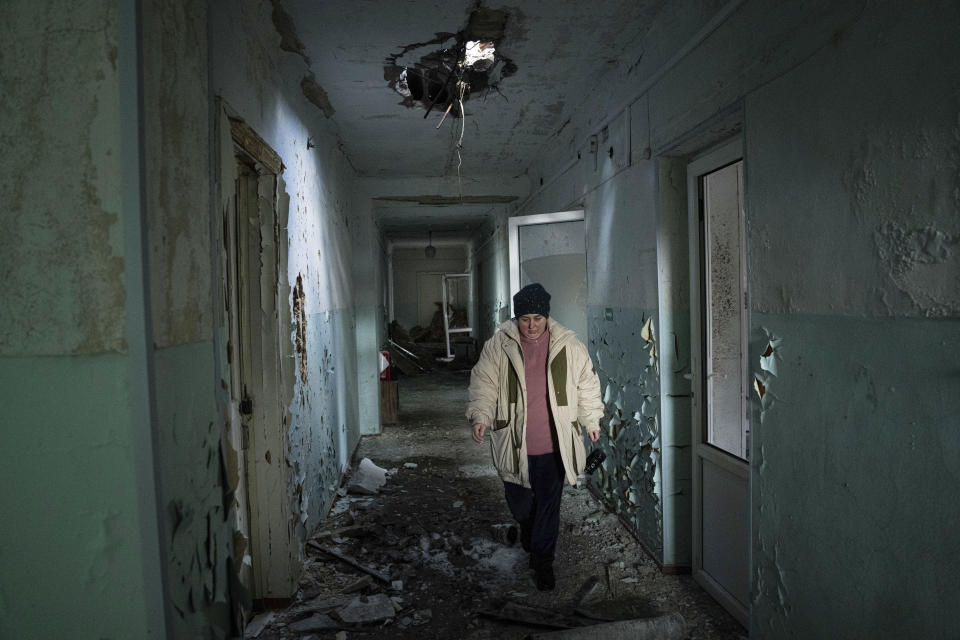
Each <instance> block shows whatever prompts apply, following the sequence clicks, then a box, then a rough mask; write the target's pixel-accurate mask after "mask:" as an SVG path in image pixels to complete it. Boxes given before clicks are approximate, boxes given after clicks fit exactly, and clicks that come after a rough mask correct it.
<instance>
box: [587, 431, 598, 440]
mask: <svg viewBox="0 0 960 640" xmlns="http://www.w3.org/2000/svg"><path fill="white" fill-rule="evenodd" d="M587 435H588V436H590V442H596V441H597V440H599V439H600V430H599V429H597V430H596V431H588V432H587Z"/></svg>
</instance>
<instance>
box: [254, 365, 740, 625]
mask: <svg viewBox="0 0 960 640" xmlns="http://www.w3.org/2000/svg"><path fill="white" fill-rule="evenodd" d="M458 376H459V377H458V379H457V380H456V382H457V385H458V386H454V385H452V384H451V385H448V386H449V387H450V389H451V394H450V395H451V397H450V398H447V397H446V396H443V400H444V402H438V400H437V396H438V393H443V392H444V389H446V387H441V389H440V390H439V391H438V389H437V388H436V387H434V386H429V385H426V384H424V385H422V386H423V388H422V391H421V392H420V395H419V396H416V397H415V398H413V399H411V406H417V405H415V404H414V400H416V399H417V398H418V397H419V398H421V400H420V405H419V406H420V409H419V410H418V411H419V413H417V414H416V415H417V416H418V418H417V421H416V424H412V425H410V428H409V429H406V428H404V429H398V430H394V431H392V432H389V431H385V432H384V434H383V435H382V436H381V437H380V438H378V439H370V440H364V441H363V442H362V443H361V445H360V455H358V457H357V460H362V459H364V458H368V459H369V460H377V461H378V462H380V463H383V464H384V467H386V468H388V469H390V468H392V467H398V468H399V473H400V474H401V475H398V476H394V477H392V478H391V477H390V473H389V472H383V471H381V472H379V474H378V475H379V478H380V479H381V480H384V481H385V482H386V484H385V485H380V484H379V483H378V482H375V483H374V485H376V486H375V487H374V488H376V493H375V494H372V495H365V496H354V495H347V496H342V497H339V498H336V497H335V499H334V504H333V505H332V507H331V509H330V510H329V511H328V514H327V519H326V522H325V523H324V524H323V526H322V527H321V529H320V530H319V531H317V532H316V533H314V535H313V536H312V539H309V540H308V541H307V543H306V548H307V550H308V553H307V554H306V555H305V557H304V565H303V571H302V573H301V578H300V582H299V585H298V599H297V601H296V602H295V603H294V604H292V605H291V606H290V607H289V608H288V609H287V610H286V611H278V612H277V615H276V617H275V618H274V619H273V622H272V623H270V624H268V625H266V628H265V629H264V630H263V633H261V634H260V635H259V638H258V639H257V640H264V639H265V638H275V639H278V640H279V639H280V638H285V639H288V640H294V639H295V638H300V639H301V640H303V638H305V637H306V636H308V635H309V634H310V633H313V634H314V635H315V636H317V637H318V638H326V639H327V640H333V638H334V635H335V634H336V633H337V630H338V629H337V628H336V627H333V628H330V629H329V630H320V631H312V632H309V631H308V632H297V631H294V630H293V629H292V628H291V626H290V625H296V624H298V623H299V624H300V625H303V626H306V625H310V624H319V625H325V624H330V622H329V621H331V620H332V621H334V622H336V623H337V624H339V629H340V630H343V629H347V630H348V631H349V636H350V637H360V636H361V635H366V636H371V637H372V636H376V637H377V638H378V639H382V640H401V639H403V638H408V637H412V636H414V635H416V636H417V637H420V636H422V637H435V638H478V639H479V638H520V637H524V636H525V635H526V634H529V633H546V632H548V631H552V630H560V629H563V628H567V627H569V628H571V629H579V628H581V627H583V628H584V629H585V630H586V629H588V628H590V627H591V626H596V627H597V628H598V629H599V628H602V625H603V624H606V623H612V622H617V621H623V620H630V621H633V620H642V619H646V618H650V617H653V616H658V615H661V614H663V613H668V612H671V611H679V610H682V611H683V614H684V616H685V617H686V620H687V625H688V628H689V629H690V639H689V640H708V639H709V640H740V638H741V636H742V635H743V628H742V627H740V626H739V625H738V624H737V623H736V621H735V620H733V619H732V618H729V617H727V618H722V617H719V616H718V614H717V613H716V611H719V608H718V607H716V606H715V604H713V602H712V600H710V599H709V597H708V596H706V595H705V594H703V593H702V592H700V591H699V590H697V589H696V588H695V586H694V585H693V583H692V581H691V580H686V581H684V580H680V581H677V580H675V579H669V578H664V577H663V576H661V574H660V571H659V569H658V567H657V566H656V564H655V563H654V562H653V561H652V560H651V559H649V558H647V556H645V555H644V553H643V551H642V549H641V548H640V546H639V544H638V543H637V542H635V541H634V540H633V538H632V537H631V536H630V534H629V532H628V531H627V530H626V529H625V528H624V527H623V525H622V524H621V523H620V521H619V520H618V519H617V517H616V516H615V515H613V514H610V513H607V509H604V508H602V507H601V505H600V503H599V502H598V501H597V499H596V496H595V495H594V494H593V493H587V492H585V491H581V492H577V491H575V490H574V489H572V488H570V489H566V490H565V493H566V494H568V495H566V496H565V499H564V501H563V504H562V515H561V527H562V531H563V532H564V534H563V536H564V541H563V544H562V545H561V547H560V548H559V549H558V551H559V556H558V563H557V568H558V575H557V589H556V590H555V591H554V592H550V593H543V592H539V591H537V590H536V589H535V584H534V580H533V573H532V571H531V570H530V569H529V557H528V555H527V554H526V552H524V551H523V549H522V548H521V545H520V544H519V531H518V526H517V525H516V523H513V522H510V521H509V520H508V519H507V518H505V516H506V515H507V511H506V510H505V506H504V504H503V497H502V483H501V482H500V481H499V479H498V478H497V476H496V475H495V473H496V472H495V471H492V466H491V465H490V462H489V451H487V450H485V449H484V448H481V447H477V448H476V450H474V448H473V447H472V446H469V445H465V444H464V443H463V440H464V438H463V432H462V430H460V429H459V427H457V428H456V429H454V428H450V430H449V433H448V431H447V430H446V429H447V427H446V426H445V425H447V424H451V425H452V424H459V422H458V420H459V417H458V416H459V411H457V412H456V414H455V415H454V411H453V409H451V410H450V413H451V417H450V418H449V419H448V418H446V417H445V418H444V419H443V420H442V421H440V420H436V421H431V420H425V419H421V417H422V416H423V415H428V414H426V413H425V409H424V407H429V408H434V407H436V406H438V405H442V406H444V407H446V406H447V405H449V406H450V407H455V406H458V404H457V403H458V402H460V400H459V399H460V398H461V395H462V394H463V390H462V384H463V380H464V379H465V378H463V374H458ZM409 383H410V384H415V383H416V384H421V383H419V382H416V381H414V382H409ZM453 392H456V394H458V395H456V397H453ZM461 404H462V403H461ZM385 445H389V446H385ZM608 453H609V452H608ZM414 456H416V457H414ZM608 459H609V458H608ZM407 460H412V461H415V462H409V463H407V462H405V461H407ZM371 464H372V463H371ZM413 464H415V465H417V466H416V467H415V469H416V471H413V472H411V471H410V469H411V466H410V465H413ZM361 466H365V465H362V464H353V465H352V469H353V470H357V471H359V470H360V468H361ZM373 466H374V467H375V466H376V465H373ZM404 473H406V474H407V475H406V476H405V475H402V474H404ZM355 475H356V474H354V473H353V472H352V471H351V472H350V473H348V474H347V477H348V478H353V477H354V476H355ZM407 478H409V480H408V481H407V482H406V483H405V486H404V487H403V488H402V489H401V488H400V486H401V484H403V483H402V482H397V480H402V479H407ZM414 480H415V482H414ZM344 486H347V485H346V484H344ZM391 489H395V491H393V492H391V491H390V490H391ZM455 502H462V503H463V508H451V505H453V504H454V503H455ZM589 517H593V518H594V520H596V521H595V522H594V523H587V522H585V520H586V519H587V518H589ZM496 523H504V524H501V525H497V524H496ZM621 560H625V562H623V563H622V564H621ZM607 579H609V580H610V582H611V583H612V584H609V586H608V582H607ZM345 592H349V594H348V595H345ZM492 598H503V599H505V600H508V601H510V602H512V603H514V604H511V605H507V606H506V607H505V606H504V605H503V600H501V601H495V600H492ZM518 603H522V604H518ZM361 605H362V606H361ZM524 605H525V606H526V608H524ZM704 606H706V607H707V608H704ZM427 607H430V608H429V609H428V608H427ZM709 607H712V608H709ZM484 612H487V613H491V612H492V613H496V614H498V615H497V617H496V618H495V617H493V615H487V614H486V613H484ZM721 613H722V612H721ZM341 614H342V615H341ZM323 615H326V616H327V618H326V619H325V618H323V617H319V616H323ZM315 616H317V617H315ZM347 620H360V621H361V622H348V621H347ZM544 622H546V623H548V626H545V625H544V624H543V623H544ZM558 622H559V623H561V624H558ZM353 625H357V630H356V632H355V631H353V630H352V628H353ZM361 625H362V626H361ZM296 628H300V627H296ZM247 637H254V636H253V635H252V634H248V635H247ZM342 637H343V636H341V639H342ZM597 637H600V638H602V637H603V636H600V635H597Z"/></svg>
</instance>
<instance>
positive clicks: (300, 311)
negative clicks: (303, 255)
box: [293, 273, 308, 385]
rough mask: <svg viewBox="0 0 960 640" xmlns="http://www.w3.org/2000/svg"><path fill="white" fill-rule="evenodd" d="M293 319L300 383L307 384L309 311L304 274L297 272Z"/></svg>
mask: <svg viewBox="0 0 960 640" xmlns="http://www.w3.org/2000/svg"><path fill="white" fill-rule="evenodd" d="M293 321H294V329H295V331H296V343H295V346H296V353H297V368H298V370H299V372H300V384H302V385H305V384H307V371H308V367H307V312H306V295H305V294H304V293H303V276H302V275H301V274H299V273H298V274H297V284H296V285H295V286H294V287H293Z"/></svg>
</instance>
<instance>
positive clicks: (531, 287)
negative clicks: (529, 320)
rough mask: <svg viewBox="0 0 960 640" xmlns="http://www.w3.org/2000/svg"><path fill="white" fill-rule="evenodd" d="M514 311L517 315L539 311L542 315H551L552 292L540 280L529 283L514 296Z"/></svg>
mask: <svg viewBox="0 0 960 640" xmlns="http://www.w3.org/2000/svg"><path fill="white" fill-rule="evenodd" d="M513 313H514V315H515V316H516V317H518V318H519V317H520V316H525V315H527V314H528V313H538V314H540V315H541V316H544V317H548V316H549V315H550V294H549V293H547V290H546V289H544V288H543V285H541V284H540V283H539V282H535V283H533V284H528V285H527V286H525V287H524V288H523V289H520V291H517V293H516V294H515V295H514V296H513Z"/></svg>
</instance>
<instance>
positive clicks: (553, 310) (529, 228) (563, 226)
mask: <svg viewBox="0 0 960 640" xmlns="http://www.w3.org/2000/svg"><path fill="white" fill-rule="evenodd" d="M508 222H509V236H510V295H511V297H512V296H513V294H515V293H516V292H517V291H519V290H520V289H522V288H523V287H525V286H527V285H528V284H532V283H534V282H539V283H540V284H542V285H543V288H544V289H546V290H547V292H549V293H550V317H552V318H554V319H556V320H557V321H558V322H559V323H560V324H562V325H563V326H565V327H567V328H568V329H570V330H572V331H575V332H576V333H577V337H578V338H580V341H581V342H583V343H584V344H586V343H587V251H586V227H585V224H584V219H583V210H579V211H562V212H559V213H544V214H539V215H533V216H517V217H515V218H510V219H509V221H508ZM511 313H512V307H511Z"/></svg>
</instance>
